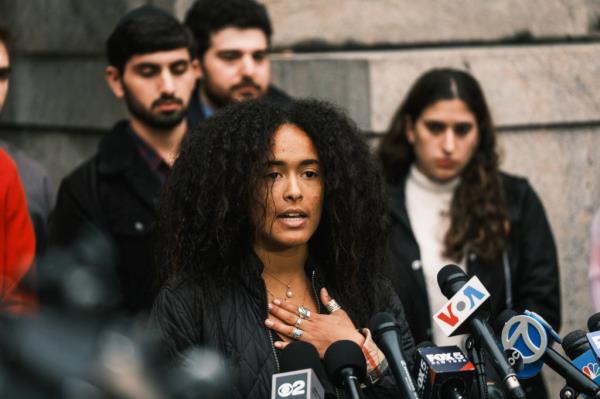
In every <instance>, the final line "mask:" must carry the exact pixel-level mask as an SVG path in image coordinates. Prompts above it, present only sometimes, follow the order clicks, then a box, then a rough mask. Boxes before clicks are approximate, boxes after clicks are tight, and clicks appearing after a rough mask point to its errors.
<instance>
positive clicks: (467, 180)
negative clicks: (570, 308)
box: [378, 69, 560, 397]
mask: <svg viewBox="0 0 600 399" xmlns="http://www.w3.org/2000/svg"><path fill="white" fill-rule="evenodd" d="M378 155H379V158H380V160H381V163H382V166H383V170H384V174H385V175H386V179H387V181H388V183H389V194H390V206H391V210H392V223H393V225H392V241H391V261H392V271H393V276H394V285H395V288H396V291H397V293H398V295H399V297H400V299H401V300H402V302H403V304H404V307H405V310H406V316H407V320H408V322H409V325H410V328H411V332H412V334H413V336H414V338H415V341H416V342H417V343H418V342H422V341H433V342H434V343H435V344H437V345H452V344H460V343H461V341H462V339H461V337H453V338H448V337H446V336H445V335H444V334H443V333H442V331H441V329H439V327H437V326H435V323H433V322H432V319H431V315H432V314H434V313H435V312H437V311H438V310H439V309H440V308H441V307H442V305H443V304H445V303H447V299H446V298H445V297H444V296H443V295H442V293H441V291H440V289H439V287H438V284H437V274H438V271H439V270H440V269H441V268H442V267H443V266H444V265H446V264H448V263H455V264H457V265H459V266H460V267H461V268H462V269H464V270H465V271H466V272H467V274H469V275H477V276H478V277H479V279H480V280H481V281H482V283H483V284H484V285H485V287H486V288H487V289H488V291H489V292H490V294H491V317H492V319H493V318H495V317H496V316H498V314H499V313H500V312H501V311H503V310H504V309H506V308H512V309H514V310H516V311H517V312H522V311H523V310H525V309H528V310H532V311H535V312H537V313H539V314H540V315H542V317H544V318H545V319H546V320H547V321H548V322H549V323H550V324H551V325H552V326H553V327H554V328H555V329H557V330H558V328H559V326H560V292H559V276H558V261H557V256H556V247H555V244H554V239H553V236H552V232H551V229H550V225H549V223H548V220H547V218H546V215H545V211H544V208H543V206H542V203H541V202H540V200H539V198H538V197H537V195H536V194H535V192H534V191H533V189H532V187H531V186H530V185H529V183H528V182H527V180H526V179H524V178H519V177H516V176H511V175H508V174H506V173H502V172H500V170H499V165H498V164H499V161H498V154H497V152H496V135H495V132H494V127H493V124H492V118H491V115H490V112H489V109H488V107H487V103H486V100H485V97H484V95H483V92H482V90H481V87H480V86H479V84H478V82H477V81H476V80H475V79H474V78H473V77H472V76H471V75H470V74H468V73H467V72H464V71H460V70H455V69H433V70H430V71H428V72H426V73H425V74H423V75H422V76H421V77H420V78H419V79H418V80H417V81H416V82H415V83H414V85H413V86H412V88H411V89H410V91H409V93H408V95H407V96H406V98H405V99H404V101H403V102H402V104H401V105H400V107H399V108H398V110H397V111H396V114H395V115H394V118H393V120H392V123H391V126H390V129H389V131H388V132H387V134H386V135H385V137H384V138H383V139H382V141H381V144H380V147H379V150H378ZM525 385H527V386H526V391H527V390H528V393H527V396H528V397H546V392H545V389H544V386H543V384H541V383H540V379H538V380H537V381H535V379H533V381H532V383H531V384H525Z"/></svg>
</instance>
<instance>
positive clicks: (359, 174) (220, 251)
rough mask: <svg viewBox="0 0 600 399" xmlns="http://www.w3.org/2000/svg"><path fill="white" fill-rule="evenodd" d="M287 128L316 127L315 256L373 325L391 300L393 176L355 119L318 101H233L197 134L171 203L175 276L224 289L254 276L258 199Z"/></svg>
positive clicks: (163, 215) (164, 223) (185, 153)
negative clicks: (247, 269) (247, 274)
mask: <svg viewBox="0 0 600 399" xmlns="http://www.w3.org/2000/svg"><path fill="white" fill-rule="evenodd" d="M284 124H293V125H295V126H298V127H299V128H301V129H302V130H303V131H304V132H306V133H307V134H308V136H309V137H310V138H311V140H312V141H313V144H314V146H315V148H316V150H317V153H318V156H319V163H320V170H321V174H322V179H323V187H324V201H323V211H322V216H321V221H320V224H319V226H318V228H317V230H316V232H315V233H314V235H313V236H312V238H311V239H310V241H309V252H310V256H311V259H312V260H313V261H314V263H315V266H316V267H317V271H318V273H319V275H320V276H321V278H322V279H323V282H324V283H325V284H326V286H327V287H328V288H330V289H331V290H332V292H335V295H336V299H338V301H339V302H340V303H341V304H351V306H349V307H348V308H347V310H348V313H349V314H350V316H351V317H352V319H353V320H354V321H355V322H356V323H361V324H362V325H364V324H365V323H366V322H367V320H368V318H369V316H370V315H372V314H373V311H374V310H376V308H377V307H378V306H379V305H380V304H381V302H379V297H378V295H380V293H379V292H380V291H381V289H380V288H378V287H377V286H376V285H377V284H376V282H375V281H376V280H377V279H378V278H379V277H381V276H383V275H385V274H386V273H385V272H384V257H385V250H386V239H385V237H386V233H387V231H388V228H387V226H388V223H387V219H386V216H385V215H386V207H385V199H384V195H383V180H382V178H381V177H380V173H379V170H378V165H377V162H376V161H375V160H374V159H373V157H372V156H371V154H370V152H369V149H368V146H367V145H366V143H365V141H364V140H363V138H362V136H361V134H360V132H359V130H358V129H357V127H356V126H355V125H354V123H353V122H351V121H350V120H349V119H348V118H347V117H346V116H345V115H344V114H343V113H342V112H341V111H339V110H338V109H336V108H335V107H333V106H332V105H330V104H327V103H324V102H320V101H316V100H292V101H290V102H289V103H286V104H276V103H273V102H268V101H264V100H253V101H247V102H243V103H237V104H233V105H231V106H228V107H226V108H225V109H223V110H221V111H219V112H218V113H217V114H216V115H215V116H213V117H212V118H211V119H209V120H208V121H206V122H205V123H204V124H203V125H202V126H201V128H199V129H197V130H196V131H194V132H193V133H190V134H189V135H188V137H187V138H186V139H185V140H184V143H183V144H182V148H181V152H180V154H179V157H178V159H177V161H176V162H175V164H174V167H173V170H172V172H171V175H170V176H169V179H168V182H167V184H166V186H165V191H164V194H163V198H162V200H161V204H162V205H161V212H160V228H161V231H162V245H163V251H162V255H163V257H164V261H165V264H166V266H167V268H166V271H167V276H165V278H168V277H174V276H177V275H178V274H181V273H186V274H187V273H191V274H197V273H201V275H202V276H205V277H203V278H205V279H206V278H208V276H210V278H209V279H210V284H218V285H221V284H226V283H227V281H232V280H235V279H236V278H237V277H239V276H240V275H241V274H242V273H244V270H243V268H242V267H241V265H242V264H243V259H244V258H246V257H248V256H251V254H252V251H253V239H254V236H255V230H256V227H255V226H253V224H252V216H251V211H250V209H252V208H251V207H252V201H255V200H256V198H257V196H256V193H257V190H258V189H259V187H260V184H262V182H263V181H264V176H265V175H266V173H267V162H266V160H267V159H268V155H269V153H270V151H271V148H272V144H273V135H274V133H275V132H276V131H277V129H278V128H279V127H280V126H282V125H284ZM263 205H265V206H266V204H263ZM357 295H358V296H359V297H360V298H361V300H357Z"/></svg>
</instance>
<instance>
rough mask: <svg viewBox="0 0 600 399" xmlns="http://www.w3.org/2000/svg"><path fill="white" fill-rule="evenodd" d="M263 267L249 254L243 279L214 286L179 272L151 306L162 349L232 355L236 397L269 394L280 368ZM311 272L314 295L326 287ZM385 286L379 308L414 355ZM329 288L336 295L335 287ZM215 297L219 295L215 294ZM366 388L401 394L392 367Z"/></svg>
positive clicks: (376, 393) (380, 394) (371, 393)
mask: <svg viewBox="0 0 600 399" xmlns="http://www.w3.org/2000/svg"><path fill="white" fill-rule="evenodd" d="M262 267H263V266H262V263H261V262H260V260H258V259H257V258H256V257H251V259H250V260H249V261H247V262H245V263H244V265H243V266H242V268H241V269H240V270H244V271H245V272H247V273H245V274H244V275H243V276H242V279H241V281H231V282H229V283H228V284H227V285H226V286H225V287H221V288H219V289H216V290H215V289H214V288H213V289H211V288H208V289H207V286H213V284H212V283H207V277H206V276H204V277H199V276H196V277H189V278H180V279H179V280H178V281H176V282H171V283H168V284H166V285H165V286H164V287H163V288H162V289H161V291H160V293H159V295H158V297H157V300H156V303H155V306H154V309H153V312H152V320H153V322H154V323H155V324H156V325H157V326H158V328H159V331H160V334H161V336H162V337H163V342H164V349H165V350H166V351H167V352H168V353H169V354H170V355H171V356H174V355H178V354H181V353H183V352H184V351H185V350H186V349H188V348H189V347H191V346H193V345H206V346H209V347H212V348H214V349H216V350H218V351H219V352H221V353H222V354H223V355H224V356H225V357H226V358H227V359H228V360H229V361H230V365H231V373H230V375H231V378H232V381H234V387H233V389H234V394H233V397H235V398H261V399H262V398H268V397H270V393H271V376H272V375H273V374H274V373H277V372H278V370H279V360H278V352H279V351H278V350H276V349H275V347H274V346H273V337H272V335H271V332H270V331H271V330H269V329H267V328H266V327H265V326H264V320H265V319H266V318H267V314H268V309H267V295H266V289H265V285H264V282H263V280H262V277H261V272H262ZM307 273H308V275H309V276H310V278H311V281H312V284H313V289H314V292H315V295H316V293H317V292H318V291H319V289H320V288H321V287H322V285H321V283H320V278H319V276H318V273H317V272H316V271H314V270H313V269H311V268H309V267H307ZM386 287H387V292H389V301H387V304H386V305H385V306H384V307H382V309H380V310H378V311H386V312H389V313H391V314H392V315H394V316H395V318H396V320H397V321H398V324H399V325H400V327H401V331H402V344H403V349H404V351H405V354H406V357H407V358H408V359H409V360H411V361H412V356H413V353H414V347H413V346H414V345H413V340H412V337H411V336H410V332H409V329H408V325H407V324H406V320H405V318H404V311H403V309H402V305H401V304H400V302H399V301H398V298H397V296H396V295H395V294H394V293H393V290H392V288H391V285H390V284H383V285H382V292H386ZM212 291H214V292H212ZM331 294H332V296H333V297H335V293H331ZM207 297H212V298H213V300H212V301H211V303H215V302H216V303H218V305H216V306H215V305H210V304H209V303H207V301H206V298H207ZM217 297H219V300H218V301H216V300H215V299H214V298H217ZM317 303H320V301H318V300H317ZM340 305H342V307H345V306H351V304H350V305H348V304H343V303H341V304H340ZM320 308H321V309H319V311H320V312H324V311H325V310H324V306H322V305H321V306H320ZM361 327H364V326H361ZM366 393H367V397H369V398H392V397H394V398H397V397H399V396H400V393H399V390H398V388H397V386H396V385H395V383H394V382H393V377H392V376H391V373H390V371H389V370H388V372H387V373H386V376H385V378H384V379H383V381H381V382H380V383H378V384H376V385H375V386H371V387H369V388H367V389H366Z"/></svg>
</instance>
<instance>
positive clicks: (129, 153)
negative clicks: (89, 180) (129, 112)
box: [98, 120, 139, 175]
mask: <svg viewBox="0 0 600 399" xmlns="http://www.w3.org/2000/svg"><path fill="white" fill-rule="evenodd" d="M132 134H133V133H132V132H131V126H130V125H129V122H128V121H127V120H122V121H119V122H117V124H115V126H114V127H113V128H112V130H111V131H110V132H109V133H107V134H106V135H105V136H104V137H103V138H102V140H101V141H100V144H98V168H99V169H98V170H99V172H100V174H103V175H113V174H119V173H121V172H122V171H124V170H126V169H128V168H130V167H131V166H132V165H133V164H134V162H135V158H136V157H139V155H138V152H137V148H136V144H135V141H134V140H133V137H132V136H131V135H132Z"/></svg>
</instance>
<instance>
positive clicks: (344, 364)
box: [323, 340, 367, 387]
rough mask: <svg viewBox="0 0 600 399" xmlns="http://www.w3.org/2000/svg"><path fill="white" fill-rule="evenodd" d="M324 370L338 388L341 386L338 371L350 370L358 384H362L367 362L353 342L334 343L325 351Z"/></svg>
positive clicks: (365, 374)
mask: <svg viewBox="0 0 600 399" xmlns="http://www.w3.org/2000/svg"><path fill="white" fill-rule="evenodd" d="M323 362H324V363H325V370H326V371H327V374H328V375H329V378H331V379H332V380H333V381H336V383H337V385H338V387H339V386H340V385H341V380H340V371H341V370H343V369H346V368H351V369H352V370H353V372H354V376H355V377H356V378H357V379H358V382H363V381H364V380H365V378H366V377H367V361H366V360H365V355H364V354H363V352H362V350H361V349H360V347H359V346H358V344H357V343H356V342H354V341H349V340H342V341H336V342H334V343H333V344H331V346H329V348H327V351H325V357H324V358H323Z"/></svg>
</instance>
